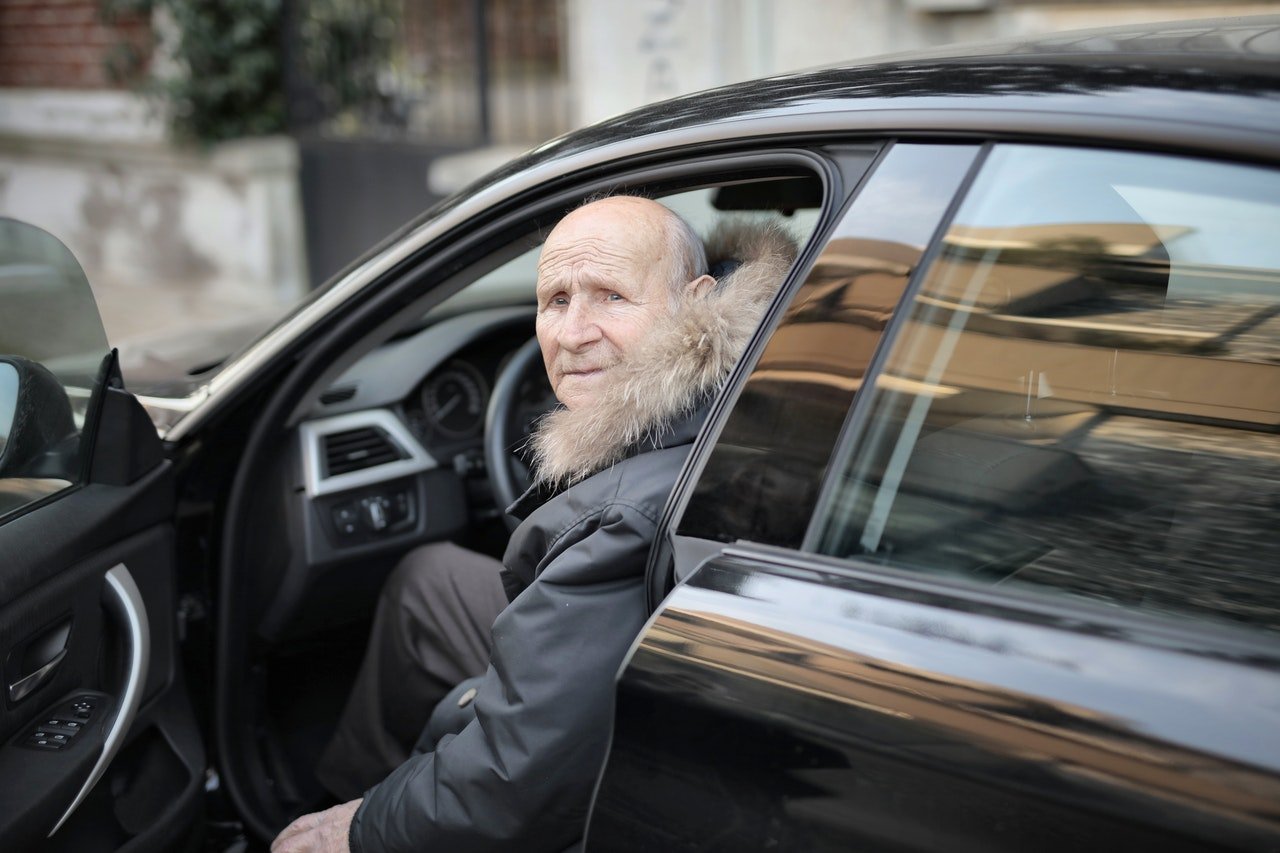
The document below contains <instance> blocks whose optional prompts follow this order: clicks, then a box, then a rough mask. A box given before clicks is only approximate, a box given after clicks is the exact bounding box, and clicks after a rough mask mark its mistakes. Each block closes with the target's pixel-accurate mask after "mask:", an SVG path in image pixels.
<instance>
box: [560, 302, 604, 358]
mask: <svg viewBox="0 0 1280 853" xmlns="http://www.w3.org/2000/svg"><path fill="white" fill-rule="evenodd" d="M600 336H601V333H600V324H599V322H598V318H597V317H596V312H595V311H593V310H592V309H591V306H590V305H588V304H587V303H586V301H585V300H582V299H574V300H572V301H571V302H570V303H569V310H568V311H566V312H565V315H564V324H563V325H561V327H560V345H561V346H563V347H565V348H566V349H571V350H573V349H581V348H582V347H584V346H589V345H591V344H593V343H595V342H596V341H598V340H600Z"/></svg>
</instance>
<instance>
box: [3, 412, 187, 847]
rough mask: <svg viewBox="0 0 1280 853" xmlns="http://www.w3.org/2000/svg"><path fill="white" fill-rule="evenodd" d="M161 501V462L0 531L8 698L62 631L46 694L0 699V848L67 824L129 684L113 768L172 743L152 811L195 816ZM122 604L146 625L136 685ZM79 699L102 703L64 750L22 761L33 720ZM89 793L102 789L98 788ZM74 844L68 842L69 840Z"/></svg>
mask: <svg viewBox="0 0 1280 853" xmlns="http://www.w3.org/2000/svg"><path fill="white" fill-rule="evenodd" d="M134 405H136V403H135V404H134ZM104 414H105V413H104ZM152 438H153V439H154V432H152ZM155 440H156V441H157V443H158V439H155ZM172 501H173V474H172V470H171V465H170V463H168V462H162V463H160V464H158V465H157V466H156V467H155V468H154V469H152V470H151V471H150V472H148V473H146V474H144V475H143V476H141V477H140V478H139V479H138V480H137V481H136V482H134V483H131V484H128V485H118V486H112V485H105V484H101V483H91V484H89V485H87V486H85V487H83V488H80V489H77V490H75V491H73V492H71V493H69V494H66V495H64V496H62V497H60V498H59V499H58V500H56V501H54V502H52V503H50V504H48V505H46V506H42V507H38V508H37V509H35V510H33V511H31V512H28V513H26V514H25V515H23V516H21V517H19V518H16V519H13V520H12V521H10V522H9V523H8V524H6V525H4V526H3V527H0V554H3V557H0V565H3V566H4V571H3V575H4V578H5V581H6V582H7V583H8V585H9V587H10V588H15V589H20V590H21V591H20V592H17V593H15V594H13V595H7V596H6V602H7V603H6V604H5V605H4V606H3V608H0V655H3V660H4V661H6V668H5V674H6V685H5V686H6V688H7V686H8V684H11V683H13V682H12V681H10V680H9V679H10V678H16V677H20V676H21V675H26V674H27V673H25V672H19V671H16V670H15V669H14V667H11V666H10V665H9V663H10V662H14V665H15V666H16V665H17V664H16V662H17V661H21V660H22V659H23V658H24V657H26V658H30V655H27V654H26V652H27V651H28V650H29V649H30V648H31V646H32V641H33V640H35V641H40V640H42V639H45V638H47V637H49V636H50V635H51V634H53V635H54V636H53V639H54V640H56V639H57V636H56V635H57V634H58V633H60V632H61V626H63V625H66V626H67V627H68V628H69V631H67V632H66V637H65V652H64V654H63V656H62V657H61V658H60V660H59V662H58V664H57V665H56V670H55V671H53V672H52V673H51V675H50V677H48V679H47V680H46V681H45V683H43V684H42V685H41V686H39V687H38V688H36V689H35V690H33V691H32V692H30V693H29V694H28V695H25V696H23V697H22V698H21V699H20V700H19V701H17V702H14V701H12V700H10V699H9V697H8V696H6V697H5V709H4V714H3V716H2V717H0V738H2V739H3V740H4V742H5V744H6V745H5V747H4V748H3V749H2V750H0V802H4V803H5V806H6V808H5V809H4V810H3V812H0V815H2V816H0V847H4V848H5V849H25V847H24V845H30V844H35V843H36V841H37V840H38V839H40V838H43V837H45V836H47V835H48V833H49V832H50V830H52V829H53V828H54V826H55V825H56V824H57V823H58V821H59V820H60V819H61V818H62V816H63V815H64V814H65V813H66V811H67V809H68V807H69V806H70V805H71V804H72V802H73V801H74V800H75V799H76V797H77V795H78V794H79V792H80V789H81V788H82V787H84V786H85V783H86V781H87V780H88V777H89V775H90V772H91V771H92V769H93V768H94V766H95V765H96V764H97V763H98V759H99V757H100V756H101V755H102V753H103V750H104V747H106V746H107V745H108V744H107V739H108V735H109V734H111V733H112V732H113V730H114V729H115V728H118V726H115V725H114V724H115V723H116V720H117V718H118V717H119V715H120V712H121V710H122V704H123V703H125V701H126V698H127V696H126V694H127V693H128V692H129V691H128V690H127V685H128V684H129V683H130V677H131V675H132V677H133V679H134V680H136V681H137V684H136V687H135V692H136V700H135V701H133V702H130V703H129V704H132V705H133V706H134V707H133V708H132V712H133V713H131V714H130V716H132V717H133V720H132V723H131V724H130V725H128V726H127V727H124V728H123V730H121V731H118V732H117V734H116V738H115V741H116V742H115V743H114V744H112V746H113V747H114V750H113V751H114V752H115V753H116V755H117V756H118V755H120V754H121V752H122V751H124V752H126V753H127V751H128V750H129V748H130V747H131V746H133V745H135V744H143V743H147V742H149V741H154V739H155V738H156V737H159V738H160V739H161V740H162V741H165V742H172V743H173V744H174V745H180V749H179V748H175V746H170V747H169V750H170V752H172V753H173V758H174V759H175V760H176V761H177V763H178V764H180V765H181V766H182V768H183V772H182V773H179V774H177V776H178V777H180V784H179V785H178V787H177V791H178V792H180V794H178V796H175V793H176V792H175V790H174V789H172V788H171V789H170V790H167V791H165V792H164V797H163V800H161V801H157V802H155V803H153V804H152V805H153V806H155V807H157V808H159V807H160V806H161V805H164V806H166V807H167V806H168V804H169V803H170V802H178V803H185V807H186V809H187V810H188V811H191V810H192V809H194V808H195V807H196V806H197V805H198V794H199V783H200V781H201V778H202V773H203V769H202V768H203V750H202V747H201V745H200V741H199V738H198V737H195V736H194V733H195V724H194V718H193V716H192V714H191V710H190V707H189V706H188V705H187V703H186V699H185V693H184V688H183V685H182V680H181V678H180V675H179V673H178V666H177V658H176V636H175V631H174V616H173V614H174V612H175V604H174V556H173V555H174V533H173V528H172V523H171V522H170V520H169V515H170V512H171V507H172ZM113 580H115V581H116V582H117V583H119V582H120V580H123V581H124V582H125V583H127V584H128V585H130V586H131V587H133V593H132V596H122V595H121V594H119V593H118V591H116V590H114V589H113V583H112V581H113ZM130 597H131V598H132V602H131V604H130V606H131V607H132V608H133V609H134V610H136V611H137V613H136V614H133V618H134V619H135V620H136V619H137V618H138V617H139V616H140V617H141V618H142V619H143V620H144V621H145V624H144V625H143V626H141V630H142V633H141V635H140V637H141V641H142V644H143V645H144V646H145V658H146V665H145V668H144V669H143V670H142V671H140V672H135V673H131V672H130V669H131V667H133V668H137V666H138V664H137V662H136V660H135V659H136V658H137V657H138V654H139V651H140V650H139V649H138V648H137V646H138V643H139V641H138V639H137V638H134V637H131V636H130V634H131V633H132V632H136V631H138V630H139V626H137V625H134V626H132V629H133V631H132V632H131V625H130V624H129V622H130V617H131V614H130V613H129V612H127V611H128V610H129V607H125V606H123V604H124V600H125V598H130ZM47 644H48V643H47V642H46V645H47ZM38 657H40V656H37V658H38ZM40 662H41V661H40V660H38V659H37V660H33V661H32V663H40ZM19 669H20V667H19ZM81 696H94V697H96V700H97V701H98V702H99V703H100V706H99V707H96V708H94V709H93V713H92V716H91V719H89V720H87V721H86V725H85V726H84V728H83V730H82V731H81V732H80V733H79V734H77V735H75V736H74V737H73V738H72V739H71V741H70V742H69V743H68V744H67V746H66V748H65V749H64V750H62V751H59V752H56V753H55V752H46V751H41V750H36V749H32V748H31V747H30V744H29V741H30V740H31V739H32V736H33V735H34V733H35V732H37V731H40V730H41V729H40V728H39V727H40V725H41V724H42V722H44V721H47V720H48V719H50V714H51V713H52V712H54V711H55V710H56V709H65V707H66V706H67V703H68V702H70V701H71V700H73V699H75V698H77V697H81ZM128 698H132V697H128ZM55 719H60V718H58V717H55ZM146 733H149V734H146ZM144 734H146V736H145V737H144V736H143V735H144ZM136 748H140V749H143V750H154V749H155V748H156V747H155V746H154V744H149V745H145V746H138V747H136ZM117 769H119V768H117ZM119 784H120V783H119V782H116V783H115V785H116V787H117V788H118V786H119ZM98 787H103V786H102V784H101V782H99V786H98ZM104 790H105V788H104ZM136 808H138V806H135V809H136ZM75 821H76V817H74V816H73V817H72V818H71V819H70V820H69V822H68V824H67V828H64V829H62V830H60V831H59V835H61V834H62V833H64V832H69V830H70V829H71V827H73V825H74V823H75ZM85 822H86V823H91V824H93V828H94V832H95V833H98V834H101V835H104V837H109V836H110V833H102V832H101V830H102V829H103V827H102V824H101V823H100V822H99V820H97V819H94V818H93V817H92V816H91V815H90V816H88V818H87V820H86V821H85ZM74 835H76V833H75V832H69V834H68V837H72V836H74ZM120 840H128V839H127V838H125V837H124V836H120ZM40 844H41V845H42V846H45V847H47V848H48V849H60V848H61V847H62V846H63V844H62V843H61V842H60V840H59V838H58V837H57V836H55V838H54V839H50V840H45V841H42V842H40ZM102 849H113V848H112V847H110V846H106V847H103V848H102ZM143 849H147V848H146V846H145V845H144V847H143Z"/></svg>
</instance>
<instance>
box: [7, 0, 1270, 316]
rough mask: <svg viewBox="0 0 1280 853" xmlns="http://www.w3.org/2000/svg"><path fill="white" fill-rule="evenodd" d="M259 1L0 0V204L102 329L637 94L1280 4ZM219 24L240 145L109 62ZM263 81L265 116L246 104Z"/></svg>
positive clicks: (285, 266)
mask: <svg viewBox="0 0 1280 853" xmlns="http://www.w3.org/2000/svg"><path fill="white" fill-rule="evenodd" d="M225 5H231V6H242V5H247V4H225ZM261 7H262V9H263V10H264V12H263V19H262V20H261V21H257V22H256V26H257V27H258V32H256V33H255V32H252V31H253V29H254V26H255V22H254V21H252V20H250V21H248V22H247V26H248V30H249V31H250V32H249V33H248V36H246V35H245V33H244V32H242V30H243V29H244V28H243V27H241V29H234V28H232V27H231V26H230V25H229V24H227V23H226V21H225V20H223V19H222V18H219V17H218V16H219V15H220V14H222V11H220V10H224V4H208V3H201V2H198V0H59V2H49V1H48V0H0V214H3V215H10V216H15V217H18V218H22V219H26V220H28V221H31V222H34V223H35V224H38V225H41V226H42V227H44V228H46V229H48V230H49V231H51V232H52V233H54V234H55V235H57V236H59V237H60V238H62V239H63V240H64V241H65V242H66V243H67V244H68V246H69V247H70V248H71V249H72V251H73V252H75V254H76V255H77V257H79V258H80V259H81V260H82V262H83V263H84V265H85V267H86V271H87V272H88V274H89V276H90V280H91V281H92V282H93V283H94V286H95V290H96V292H97V293H98V295H99V300H100V302H101V308H102V312H103V315H104V317H105V319H106V323H107V326H108V334H109V335H110V336H111V337H112V339H113V341H119V340H121V339H122V338H129V339H134V340H138V339H143V340H145V339H146V338H147V337H148V336H154V335H158V334H161V333H167V332H170V331H172V330H173V328H174V324H175V323H176V322H179V318H180V317H181V316H183V315H184V314H185V315H186V316H188V317H189V318H190V322H191V323H192V324H197V323H198V324H200V325H201V326H203V327H205V328H208V327H209V326H211V325H213V326H216V325H217V324H219V323H224V322H225V323H233V322H239V321H241V320H243V319H245V318H246V317H253V316H267V315H270V314H272V313H275V312H278V311H279V310H280V306H281V305H282V304H284V303H286V302H289V301H291V300H293V299H295V298H296V297H297V296H298V295H299V294H301V293H303V292H304V291H305V290H306V289H307V288H308V287H310V286H314V285H316V284H319V283H320V282H322V281H324V280H325V279H327V278H328V277H330V276H331V275H333V274H334V273H335V272H337V271H338V270H339V269H340V268H341V267H343V266H344V265H345V264H347V263H348V262H349V261H351V260H352V259H353V258H355V257H356V256H358V255H359V254H360V253H361V252H362V251H364V250H365V249H367V248H369V247H370V246H371V245H373V244H374V243H375V242H377V240H379V239H380V238H381V237H383V236H384V235H386V234H388V233H390V232H391V231H392V230H394V229H395V228H396V227H397V226H399V225H401V224H402V223H404V222H405V221H406V220H408V219H409V218H411V217H413V216H414V215H416V214H418V213H420V212H421V211H423V210H425V209H426V208H427V207H428V206H430V204H431V203H433V202H434V201H435V200H438V199H439V198H441V197H442V196H444V195H446V194H448V193H450V192H453V191H456V190H457V189H459V188H461V187H462V186H464V185H465V184H467V183H469V182H470V181H471V180H474V179H475V178H477V177H479V176H480V175H481V174H483V173H484V172H486V171H488V170H489V169H491V168H494V167H496V166H498V165H500V164H501V162H503V161H504V160H505V159H507V158H509V157H511V156H513V155H514V154H516V153H518V152H519V151H521V150H523V149H525V148H528V147H531V146H534V145H537V144H539V143H541V142H542V141H544V140H546V139H548V138H550V137H552V136H555V135H558V134H560V133H562V132H564V131H567V130H570V129H572V128H574V127H577V126H581V125H583V124H587V123H590V122H593V121H597V120H599V119H601V118H605V117H607V116H610V115H613V114H616V113H618V112H622V111H624V110H627V109H630V108H632V107H635V106H639V105H641V104H644V103H648V102H651V101H654V100H658V99H662V98H668V97H672V96H676V95H680V94H684V93H687V92H691V91H696V90H699V89H704V88H708V87H712V86H718V85H723V84H726V83H731V82H735V81H738V80H743V79H748V78H752V77H759V76H764V75H770V74H778V73H783V72H786V71H791V70H797V69H800V68H807V67H812V66H816V65H821V64H826V63H831V62H838V61H843V60H849V59H857V58H859V57H866V56H871V55H876V54H883V53H892V52H897V51H902V50H910V49H914V48H920V47H928V46H933V45H941V44H944V43H949V42H954V41H967V40H983V39H994V38H1007V37H1018V36H1031V35H1041V34H1045V33H1050V32H1055V31H1060V30H1065V29H1077V28H1084V27H1094V26H1106V25H1111V24H1119V23H1139V22H1143V21H1158V20H1160V21H1163V20H1171V19H1179V18H1188V19H1189V18H1203V17H1217V16H1232V15H1246V14H1265V13H1276V12H1280V2H1238V0H1186V2H1180V0H1163V2H1138V0H1129V2H1124V0H1117V2H1083V0H262V3H261ZM104 8H105V9H107V10H109V11H110V10H116V11H114V13H110V14H107V13H104V11H103V10H104ZM122 8H123V9H124V12H120V11H119V10H120V9H122ZM130 10H132V14H130ZM197 19H198V21H197V22H203V23H202V26H204V27H205V30H204V31H200V30H198V28H193V25H192V23H191V21H192V20H197ZM108 21H109V22H110V23H107V22H108ZM210 21H212V22H213V24H216V25H218V26H223V27H224V30H225V31H224V30H218V29H217V26H214V27H213V30H212V31H216V32H221V33H222V34H221V35H219V36H218V37H217V38H215V39H214V42H215V43H214V44H212V45H211V44H209V43H208V38H207V32H208V31H210V30H209V29H208V28H209V27H210V26H212V25H211V24H210V23H209V22H210ZM233 30H234V32H233ZM192 32H202V33H206V34H205V35H202V36H201V37H202V38H204V39H205V41H204V42H200V41H193V40H192V39H194V38H195V37H194V36H191V35H190V34H191V33H192ZM184 38H185V39H187V40H185V41H184ZM237 38H250V39H256V40H257V41H255V42H253V44H255V45H257V49H258V51H259V52H258V53H257V54H254V57H255V59H254V63H256V66H255V67H257V72H255V73H259V72H261V68H260V67H258V66H261V65H262V62H268V63H274V65H273V66H272V68H271V69H269V73H265V72H263V73H265V76H262V78H261V80H260V81H259V83H260V85H276V86H277V88H278V89H279V91H278V92H277V93H275V94H270V93H266V94H261V95H259V96H257V97H254V98H249V99H248V100H246V101H244V102H243V103H242V104H241V105H240V107H238V108H236V109H239V110H241V112H244V113H246V114H249V116H250V118H252V117H253V116H252V114H254V113H255V111H258V110H261V111H262V113H263V121H262V122H259V123H257V124H254V123H253V122H247V123H246V127H248V128H250V129H251V130H252V129H253V128H257V130H254V131H253V132H254V133H255V135H254V137H253V138H250V139H241V140H233V141H218V142H216V143H213V144H205V145H197V144H193V143H191V142H175V141H174V140H175V135H174V133H173V132H172V130H171V126H172V124H173V122H172V121H170V119H174V118H175V113H174V109H175V107H174V104H173V102H165V101H163V100H159V101H157V100H155V99H147V98H144V97H143V96H142V95H140V94H138V93H137V92H136V91H135V90H134V89H133V88H132V86H131V85H128V84H122V83H117V82H114V78H113V77H112V76H111V75H110V74H109V73H108V72H107V70H106V69H107V67H108V66H111V65H112V64H113V62H115V61H116V60H118V59H119V57H120V56H121V55H122V54H123V55H133V56H134V57H135V58H137V57H139V56H140V57H141V59H142V60H143V62H142V63H141V64H142V65H143V66H145V67H146V69H147V70H148V73H150V74H152V75H154V76H156V77H159V78H162V79H175V78H176V79H181V78H182V75H183V74H184V73H185V71H184V69H185V68H187V67H190V66H191V65H192V62H189V61H187V58H189V57H191V56H194V55H195V54H196V53H200V54H201V56H202V57H203V59H202V60H201V61H206V62H207V61H217V60H218V56H219V53H218V50H217V49H213V48H218V49H221V50H222V54H221V55H222V56H223V57H232V58H233V61H234V58H235V57H237V56H239V53H237V50H236V48H235V41H234V39H237ZM223 41H225V43H223ZM263 45H268V46H269V49H268V50H265V52H264V51H263V49H262V46H263ZM209 53H212V54H213V59H212V60H210V59H209V57H208V56H205V54H209ZM254 63H250V62H246V63H245V65H246V67H248V66H250V65H254ZM202 67H203V66H202ZM263 80H265V81H267V83H265V84H264V83H262V81H263ZM195 82H196V83H200V82H202V79H201V76H200V75H197V78H196V80H195ZM276 95H278V96H279V101H280V103H281V105H282V107H281V109H280V110H279V115H278V116H275V115H274V114H273V113H271V111H270V110H266V109H263V108H264V107H265V105H266V101H267V100H270V99H273V98H275V96H276ZM192 103H199V102H198V101H192V100H190V99H188V100H187V101H183V102H179V107H178V108H177V115H176V118H178V119H186V120H188V123H189V120H190V119H191V115H190V114H189V113H190V106H189V105H190V104H192ZM181 104H187V105H188V107H187V112H186V113H184V112H183V107H182V106H181ZM235 115H236V111H235V109H233V110H231V118H234V117H235ZM224 118H226V117H225V116H224ZM276 119H278V121H277V120H276ZM226 126H227V125H226V123H225V122H224V124H223V125H222V127H223V128H224V129H225V127H226ZM262 128H269V129H274V130H276V131H279V132H274V133H265V134H264V133H262V132H261V129H262ZM197 135H198V134H197Z"/></svg>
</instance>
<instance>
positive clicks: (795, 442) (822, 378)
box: [679, 145, 977, 547]
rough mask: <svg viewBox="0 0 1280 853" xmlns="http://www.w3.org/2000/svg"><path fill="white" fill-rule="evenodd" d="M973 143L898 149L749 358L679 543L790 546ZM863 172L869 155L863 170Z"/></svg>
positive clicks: (794, 542)
mask: <svg viewBox="0 0 1280 853" xmlns="http://www.w3.org/2000/svg"><path fill="white" fill-rule="evenodd" d="M976 153H977V149H976V147H973V146H939V145H898V146H895V147H894V148H893V150H892V151H890V152H889V153H888V154H887V155H886V157H885V158H884V160H883V161H882V162H881V164H880V165H879V166H878V167H877V169H876V171H875V173H874V174H873V175H872V176H871V177H870V178H869V179H868V181H867V185H866V186H865V187H864V188H863V189H862V191H861V192H860V193H859V195H858V198H857V199H856V200H855V201H854V203H853V205H852V206H851V207H850V209H849V211H848V213H846V214H845V216H844V219H843V220H842V221H841V222H840V223H839V224H838V225H837V226H836V229H835V231H834V232H833V233H832V235H831V237H830V238H829V240H828V242H827V245H826V247H825V248H824V249H823V252H822V254H821V255H820V256H819V257H818V260H817V261H816V262H815V263H814V265H813V268H812V269H811V270H810V271H809V274H808V277H807V278H806V279H805V282H804V284H803V285H802V286H801V288H800V289H799V290H798V291H797V293H796V295H795V297H794V298H793V300H792V302H791V305H790V306H789V307H788V309H787V314H786V316H785V317H784V318H783V321H782V323H781V324H780V325H779V327H778V328H777V330H776V331H775V332H774V333H773V336H772V337H771V338H770V339H769V343H768V345H767V346H766V347H765V350H764V352H763V353H762V354H761V356H760V360H759V362H757V364H756V367H755V369H754V370H753V372H752V374H751V377H750V378H749V380H748V381H747V384H746V386H745V387H744V389H743V391H742V394H741V396H740V397H739V398H738V401H737V403H736V404H735V406H734V409H733V412H732V414H731V415H730V416H729V420H728V421H727V422H726V423H725V427H724V430H723V431H722V432H721V434H720V440H719V442H718V443H717V444H716V447H715V450H714V451H712V454H711V457H710V459H709V460H708V461H707V465H706V468H705V469H704V471H703V474H702V476H701V477H700V479H699V480H698V485H697V487H696V490H695V491H694V494H693V496H692V497H691V499H690V501H689V505H688V507H687V509H686V510H685V513H684V516H683V517H682V519H681V522H680V527H679V532H680V533H681V534H682V535H687V536H697V537H701V538H707V539H720V540H723V541H733V540H736V539H745V540H750V541H753V542H763V543H767V544H771V545H781V546H785V547H798V546H799V544H800V540H801V538H802V537H803V535H804V529H805V525H806V524H807V522H808V521H809V517H810V515H811V513H812V511H813V505H814V502H815V501H816V499H817V487H818V484H819V483H820V482H821V481H822V474H823V471H824V470H825V468H826V465H827V460H828V459H829V457H830V454H831V448H832V447H833V446H834V444H835V440H836V435H837V433H838V432H839V430H840V425H841V424H842V423H843V422H844V418H845V413H846V412H847V411H848V409H849V404H850V401H851V400H852V399H853V395H854V392H855V391H856V390H857V388H858V386H859V385H860V384H861V382H862V377H863V374H864V373H865V371H866V368H867V365H868V364H869V363H870V360H871V357H872V355H873V354H874V352H875V349H876V346H877V344H878V343H879V341H880V336H881V334H882V333H883V331H884V328H885V326H886V324H887V323H888V321H889V318H890V317H891V316H892V315H893V311H894V309H895V307H896V306H897V304H898V301H899V299H900V298H901V297H902V293H903V291H904V290H905V289H906V286H907V282H908V280H909V278H910V276H911V273H912V271H913V270H914V269H915V267H916V265H917V264H918V263H919V261H920V257H921V255H922V254H923V252H924V248H925V246H926V245H927V244H928V243H929V240H930V238H931V237H932V234H933V231H934V229H935V228H937V227H938V223H939V222H941V220H942V216H943V213H944V212H945V211H946V209H947V205H948V204H949V203H950V202H951V199H952V197H953V196H954V195H955V192H956V188H957V187H958V186H959V185H960V182H961V181H962V180H963V178H964V175H965V173H966V172H967V171H968V169H969V166H970V164H971V163H972V161H973V158H974V156H975V155H976ZM870 164H871V152H868V153H867V154H866V155H865V160H864V161H863V162H862V164H861V165H862V168H864V169H865V168H866V167H868V166H869V165H870Z"/></svg>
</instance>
